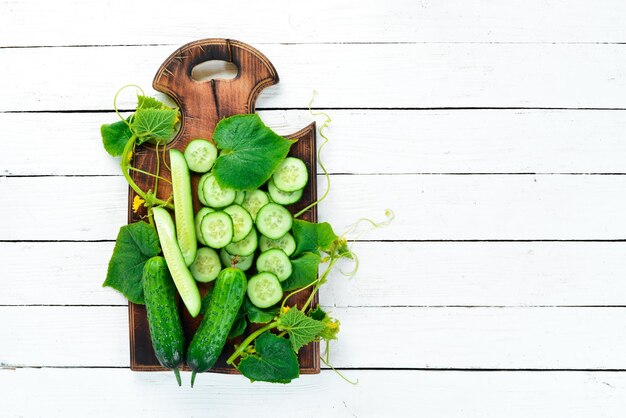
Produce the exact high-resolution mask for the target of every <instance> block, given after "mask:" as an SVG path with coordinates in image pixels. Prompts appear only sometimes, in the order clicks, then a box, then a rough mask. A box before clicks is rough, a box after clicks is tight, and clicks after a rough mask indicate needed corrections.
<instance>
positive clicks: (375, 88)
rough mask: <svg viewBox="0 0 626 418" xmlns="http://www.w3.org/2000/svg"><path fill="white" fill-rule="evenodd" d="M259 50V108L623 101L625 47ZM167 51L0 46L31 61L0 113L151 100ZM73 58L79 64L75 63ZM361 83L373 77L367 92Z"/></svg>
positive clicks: (3, 57)
mask: <svg viewBox="0 0 626 418" xmlns="http://www.w3.org/2000/svg"><path fill="white" fill-rule="evenodd" d="M257 46H258V47H259V49H262V50H263V53H264V54H265V55H266V56H267V57H268V58H269V60H270V61H271V62H272V63H273V64H274V65H275V66H276V68H280V74H281V82H280V83H279V84H278V85H276V86H272V87H270V88H268V89H266V90H264V91H263V92H262V93H261V94H260V95H259V99H258V101H257V103H256V106H257V107H258V108H279V109H285V108H305V107H306V106H307V104H308V102H309V100H310V98H311V92H312V90H317V91H318V92H319V93H320V95H319V96H318V98H317V100H316V102H315V106H316V107H331V108H332V107H340V108H344V107H347V108H414V107H418V108H432V107H436V108H439V107H478V108H484V107H524V108H528V107H533V108H536V107H539V108H544V107H566V108H589V107H592V108H596V107H600V108H604V107H607V108H623V107H624V101H623V97H624V96H626V78H625V77H623V74H624V73H626V49H624V48H623V47H622V46H621V45H614V44H606V45H605V44H603V45H571V44H521V45H518V44H506V43H504V44H456V43H453V44H448V43H436V44H432V43H427V44H423V43H420V44H391V45H387V44H323V45H319V44H306V45H282V44H281V45H276V44H269V45H257ZM171 51H172V47H171V46H137V47H130V46H128V47H104V48H100V47H97V48H96V47H91V48H90V47H81V48H26V49H21V48H17V49H13V48H8V49H0V62H28V63H30V65H27V66H17V65H16V66H8V67H6V68H4V70H3V77H2V78H1V79H0V89H1V90H2V91H3V92H4V94H3V95H2V96H0V112H1V111H35V110H47V111H48V110H52V111H55V110H112V108H113V106H112V102H113V95H114V94H115V92H116V91H117V90H118V89H119V88H120V87H121V86H124V85H126V84H128V83H131V82H133V83H135V84H140V85H141V86H143V87H144V88H145V91H146V93H147V94H151V93H152V91H151V90H150V89H148V88H147V87H148V85H149V84H150V82H151V80H152V77H153V74H154V71H155V68H158V66H159V65H160V64H161V63H162V62H163V60H164V59H165V58H167V56H168V55H169V54H170V53H171ZM77 56H79V57H80V59H81V65H74V60H75V59H76V57H77ZM120 63H124V65H120ZM42 66H45V69H46V76H45V77H42V76H41V68H42ZM23 80H29V82H28V83H24V82H23ZM53 80H54V81H53ZM364 80H366V81H370V82H369V84H368V88H363V82H364ZM373 80H374V81H375V82H372V81H373ZM396 80H402V81H401V82H400V81H396ZM85 92H89V94H86V93H85ZM133 102H134V97H133V95H132V94H128V95H124V96H123V97H121V98H120V102H119V103H118V104H119V105H120V108H122V109H128V108H132V107H133V106H134V103H133Z"/></svg>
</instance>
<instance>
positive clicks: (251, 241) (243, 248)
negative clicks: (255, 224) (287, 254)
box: [224, 228, 295, 255]
mask: <svg viewBox="0 0 626 418" xmlns="http://www.w3.org/2000/svg"><path fill="white" fill-rule="evenodd" d="M257 245H258V238H257V233H256V229H254V228H252V230H251V231H250V233H249V234H248V235H246V237H245V238H244V239H242V240H241V241H237V242H231V243H230V244H228V245H227V246H226V247H224V248H225V249H226V251H228V253H229V254H231V255H250V254H253V253H254V251H255V250H256V248H257ZM294 249H295V247H294Z"/></svg>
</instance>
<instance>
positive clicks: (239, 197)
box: [235, 190, 246, 205]
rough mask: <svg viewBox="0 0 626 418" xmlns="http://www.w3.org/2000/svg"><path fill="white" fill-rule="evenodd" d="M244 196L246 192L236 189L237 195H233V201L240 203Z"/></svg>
mask: <svg viewBox="0 0 626 418" xmlns="http://www.w3.org/2000/svg"><path fill="white" fill-rule="evenodd" d="M245 198H246V192H242V191H241V190H238V191H237V195H236V196H235V203H236V204H238V205H241V204H242V203H243V200H244V199H245Z"/></svg>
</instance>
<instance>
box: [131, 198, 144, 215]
mask: <svg viewBox="0 0 626 418" xmlns="http://www.w3.org/2000/svg"><path fill="white" fill-rule="evenodd" d="M145 202H146V201H145V200H143V199H142V198H141V197H139V196H138V195H135V198H134V199H133V213H137V211H138V210H139V207H140V206H141V205H142V204H143V203H145Z"/></svg>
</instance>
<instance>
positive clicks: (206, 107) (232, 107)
mask: <svg viewBox="0 0 626 418" xmlns="http://www.w3.org/2000/svg"><path fill="white" fill-rule="evenodd" d="M211 60H222V61H228V62H232V63H233V64H234V65H235V66H236V67H237V69H238V73H237V76H236V77H235V78H233V79H211V80H209V81H206V82H198V81H196V80H194V79H193V78H192V75H191V74H192V70H193V68H194V67H195V66H197V65H198V64H201V63H203V62H205V61H211ZM277 82H278V74H277V73H276V69H275V68H274V66H273V65H272V64H271V63H270V62H269V61H268V59H267V58H266V57H265V56H263V54H261V53H260V52H259V51H257V50H256V49H254V48H252V47H251V46H249V45H247V44H244V43H241V42H238V41H234V40H229V39H204V40H200V41H195V42H192V43H189V44H186V45H183V46H182V47H180V48H178V49H177V50H176V51H174V52H173V53H172V54H171V55H170V56H169V57H168V58H167V59H166V60H165V62H164V63H163V64H162V65H161V66H160V67H159V69H158V71H157V74H156V76H155V77H154V81H153V83H152V84H153V87H154V88H155V89H156V90H158V91H160V92H162V93H166V94H168V95H169V97H171V98H172V99H173V100H174V101H175V102H176V103H177V104H178V107H179V108H180V111H181V121H180V130H179V131H178V133H177V135H176V136H175V137H174V139H172V141H171V142H170V143H168V144H167V146H166V152H164V153H163V154H160V153H156V152H155V149H154V147H150V146H143V147H140V148H138V149H136V150H135V152H134V154H133V166H134V167H136V168H138V169H140V170H143V171H145V172H149V173H155V172H156V167H157V161H156V160H157V159H160V160H161V161H160V166H161V167H165V169H164V170H163V171H162V172H161V173H162V175H163V177H165V178H166V179H171V174H170V173H169V170H168V169H167V167H169V164H167V162H168V160H169V158H168V157H167V150H171V149H177V150H179V151H181V152H182V151H184V150H185V148H186V147H187V144H188V143H189V142H190V141H192V140H194V139H196V138H205V139H207V140H208V139H210V138H212V136H213V130H214V129H215V126H216V125H217V124H218V122H219V121H220V120H221V119H223V118H225V117H229V116H233V115H237V114H249V113H254V104H255V101H256V98H257V96H258V95H259V93H260V92H261V90H262V89H264V88H265V87H267V86H270V85H272V84H276V83H277ZM287 138H290V139H296V140H298V141H297V142H296V143H295V144H294V145H293V146H292V147H291V149H290V152H289V155H291V156H294V157H298V158H300V159H302V160H303V161H305V162H306V164H307V167H308V170H309V178H311V179H315V178H316V176H315V173H316V166H317V161H316V158H315V151H316V145H315V124H314V123H312V124H309V125H308V126H307V127H305V128H303V129H302V130H300V131H298V132H296V133H292V134H290V135H287ZM131 175H132V177H133V179H134V181H135V182H136V183H137V185H138V186H139V187H140V188H141V189H142V190H144V191H147V190H154V189H155V186H154V185H153V182H154V180H153V178H151V177H149V176H147V175H145V174H142V173H139V172H132V173H131ZM199 179H200V175H199V174H196V173H191V189H192V190H197V188H198V182H199ZM171 194H172V188H171V183H163V182H162V184H161V187H160V188H159V189H158V192H157V197H158V198H160V199H162V200H164V201H167V200H168V198H169V196H170V195H171ZM135 196H136V192H135V191H134V190H133V189H131V188H129V196H128V203H127V205H128V221H129V223H132V222H141V221H142V219H144V218H145V217H146V216H147V212H146V210H145V208H142V209H140V210H139V211H137V212H134V211H133V201H134V197H135ZM192 199H193V206H194V212H197V211H198V210H199V209H200V208H201V207H202V205H201V203H200V201H199V200H198V196H197V193H192ZM316 199H317V184H316V182H314V181H311V182H309V184H308V185H307V186H306V187H305V189H304V192H303V195H302V199H301V200H300V201H299V202H297V203H295V204H293V205H291V206H289V207H288V208H289V210H291V211H292V212H293V213H296V212H298V211H300V210H301V209H303V208H304V207H306V206H307V205H309V204H310V203H312V202H314V201H315V200H316ZM302 219H304V220H308V221H311V222H315V221H317V207H313V208H312V209H309V210H308V211H307V212H306V213H304V214H303V215H302ZM212 286H213V284H212V283H209V284H198V287H199V289H200V292H201V294H202V295H204V294H206V292H207V291H208V290H209V289H210V288H211V287H212ZM310 294H311V292H310V289H309V290H305V291H303V292H300V293H299V294H298V295H296V296H295V297H293V298H291V299H290V300H289V304H290V305H296V304H302V303H304V302H305V301H307V300H308V298H309V296H310ZM317 299H318V298H317V295H316V296H315V297H314V298H313V305H315V304H317ZM128 313H129V333H130V367H131V369H132V370H135V371H158V370H164V368H163V367H162V366H161V365H160V364H159V361H158V360H157V358H156V355H155V353H154V350H153V349H152V342H151V339H150V332H149V328H148V318H147V314H146V309H145V307H144V306H143V305H137V304H134V303H130V302H129V304H128ZM180 317H181V321H182V325H183V329H184V331H185V338H186V339H187V341H191V339H192V338H193V335H194V334H195V332H196V330H197V328H198V326H199V325H200V321H201V318H199V317H197V318H192V317H191V316H190V315H189V314H188V312H187V310H186V309H185V308H184V306H183V305H181V306H180ZM253 331H254V327H252V326H251V325H250V326H249V327H248V329H247V330H246V331H245V332H244V333H243V335H242V336H240V337H237V338H235V339H233V340H231V341H229V342H228V343H227V345H226V347H225V349H224V350H223V352H222V355H221V356H220V358H219V359H218V360H217V363H216V365H215V366H214V367H212V368H211V370H210V371H211V372H218V373H237V370H236V369H235V367H234V366H230V365H228V364H226V359H228V357H230V355H231V354H232V352H233V351H234V350H235V348H234V346H235V345H236V344H240V343H241V342H242V341H243V340H244V339H245V337H246V336H247V335H249V334H250V333H252V332H253ZM298 358H299V363H300V373H303V374H311V373H319V370H320V362H319V343H318V342H314V343H311V344H308V345H307V346H305V347H303V348H302V349H301V350H300V351H299V353H298Z"/></svg>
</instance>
